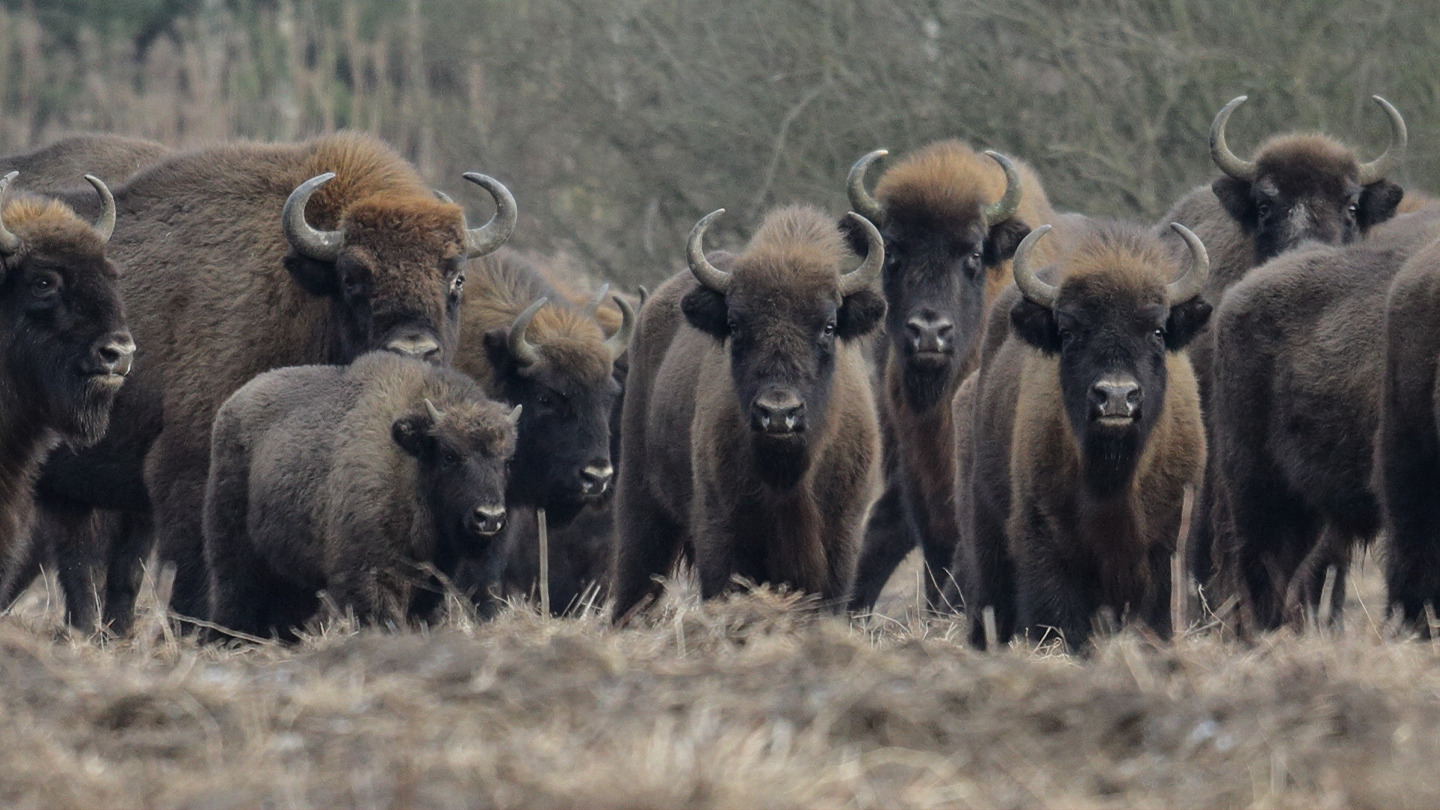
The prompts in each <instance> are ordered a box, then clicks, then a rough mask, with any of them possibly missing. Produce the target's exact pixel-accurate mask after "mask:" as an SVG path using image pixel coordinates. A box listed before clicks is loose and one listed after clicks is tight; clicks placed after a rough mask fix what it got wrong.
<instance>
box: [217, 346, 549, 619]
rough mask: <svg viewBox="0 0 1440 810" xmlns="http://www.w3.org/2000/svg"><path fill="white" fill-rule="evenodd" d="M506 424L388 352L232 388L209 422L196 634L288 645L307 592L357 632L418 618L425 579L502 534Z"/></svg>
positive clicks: (474, 399) (306, 610)
mask: <svg viewBox="0 0 1440 810" xmlns="http://www.w3.org/2000/svg"><path fill="white" fill-rule="evenodd" d="M520 411H521V408H520V406H518V405H517V406H515V408H514V409H513V411H512V409H511V408H509V407H508V406H502V405H501V404H500V403H497V402H494V401H492V400H490V399H489V398H488V397H486V396H485V392H484V391H483V390H482V389H481V388H480V386H478V385H477V384H476V383H475V382H474V381H473V380H471V379H470V378H469V377H467V376H465V375H464V374H461V373H460V372H458V371H452V370H448V369H443V368H439V367H436V366H434V365H431V364H428V363H424V362H420V361H418V360H415V359H411V358H406V357H400V356H397V355H395V354H393V353H389V352H372V353H370V354H366V355H363V356H361V357H360V358H359V359H357V360H355V362H354V363H352V364H350V365H349V366H301V367H296V368H283V369H278V370H276V371H272V372H269V373H266V374H262V375H261V376H259V377H256V378H255V379H254V380H252V381H250V382H249V383H247V384H246V385H245V386H244V387H242V388H241V389H240V390H239V391H236V392H235V394H234V395H233V396H231V397H230V399H228V400H226V402H225V404H224V405H223V406H221V408H220V411H219V413H217V414H216V416H215V427H214V433H213V437H212V444H211V448H212V449H211V456H210V480H209V482H208V484H207V486H206V491H205V513H204V528H205V559H206V562H207V563H208V564H209V568H210V603H211V612H210V617H211V620H212V621H213V622H214V623H215V624H217V625H219V626H220V627H222V628H226V629H230V630H237V631H240V632H242V633H245V634H248V635H257V636H265V635H271V634H280V635H282V636H285V637H287V638H288V637H293V633H294V628H296V627H299V626H300V625H302V624H304V622H305V621H306V620H307V619H309V618H310V616H312V615H313V614H314V613H315V611H316V609H317V608H318V607H319V600H318V597H317V592H318V591H320V590H322V589H323V590H325V591H328V592H329V593H330V595H331V596H332V597H334V599H335V601H336V603H337V604H338V605H339V606H340V607H341V608H349V609H352V610H353V611H354V612H355V615H356V617H357V618H358V619H360V620H361V621H362V622H365V623H371V622H374V621H376V620H379V619H381V618H385V617H387V616H389V615H392V614H391V613H390V610H391V608H393V607H394V606H395V605H400V604H403V609H402V610H401V611H400V613H402V614H403V615H405V616H408V617H410V618H423V617H425V616H427V615H429V613H430V612H432V611H433V610H434V608H435V607H436V606H437V605H438V604H439V601H440V596H441V590H440V588H439V587H438V583H437V582H433V581H432V580H433V579H434V576H433V572H432V571H431V570H430V568H432V567H433V569H434V571H438V572H439V573H440V574H443V575H446V576H450V575H453V574H454V571H455V568H456V565H457V564H458V562H459V560H460V559H461V558H462V557H465V556H473V555H476V554H478V553H481V552H482V551H484V550H486V548H487V546H488V545H489V543H490V540H489V538H490V537H491V536H492V535H494V534H495V533H496V532H498V531H500V529H501V528H502V527H503V526H504V524H505V487H506V474H505V471H506V467H507V466H508V462H509V460H510V457H511V456H512V455H513V454H514V452H515V422H516V420H517V419H518V418H519V417H520ZM417 580H418V581H419V582H420V583H422V585H421V586H420V587H406V586H411V585H414V584H415V582H416V581H417ZM426 585H428V587H426ZM407 590H408V591H410V594H409V598H408V599H407V598H405V593H406V591H407Z"/></svg>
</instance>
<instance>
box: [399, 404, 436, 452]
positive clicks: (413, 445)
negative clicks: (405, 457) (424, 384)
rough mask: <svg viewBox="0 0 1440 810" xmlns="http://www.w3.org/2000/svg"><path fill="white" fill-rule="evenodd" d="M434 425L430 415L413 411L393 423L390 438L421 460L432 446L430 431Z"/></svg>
mask: <svg viewBox="0 0 1440 810" xmlns="http://www.w3.org/2000/svg"><path fill="white" fill-rule="evenodd" d="M434 425H435V423H434V422H432V421H431V420H430V415H429V414H427V413H425V412H424V411H411V412H410V413H407V414H405V415H404V416H401V417H400V418H399V419H396V420H395V421H394V422H393V423H391V425H390V438H392V439H394V440H395V443H396V444H398V445H400V449H402V450H404V451H405V452H407V453H409V454H410V455H412V456H414V457H416V458H420V457H421V456H422V455H424V453H425V449H426V447H428V446H429V444H430V429H431V428H432V427H434Z"/></svg>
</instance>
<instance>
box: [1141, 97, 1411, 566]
mask: <svg viewBox="0 0 1440 810" xmlns="http://www.w3.org/2000/svg"><path fill="white" fill-rule="evenodd" d="M1374 99H1375V102H1376V103H1377V104H1378V105H1380V108H1381V109H1382V110H1384V112H1385V115H1386V116H1387V117H1388V118H1389V121H1390V127H1391V140H1390V146H1389V148H1387V149H1386V150H1385V152H1384V153H1383V154H1382V155H1381V156H1380V157H1378V158H1376V159H1374V160H1372V161H1370V162H1368V163H1361V162H1360V161H1359V159H1358V158H1357V157H1356V155H1355V151H1354V150H1353V149H1352V148H1350V147H1348V146H1345V145H1344V144H1341V143H1339V142H1337V141H1335V140H1334V139H1332V138H1329V137H1327V136H1324V135H1317V134H1286V135H1278V136H1275V137H1272V138H1270V139H1269V140H1267V141H1266V142H1265V143H1263V144H1261V145H1260V148H1259V149H1258V150H1257V151H1256V153H1255V157H1254V159H1253V160H1248V161H1247V160H1244V159H1242V158H1240V157H1238V156H1237V155H1235V153H1233V152H1231V151H1230V147H1229V146H1228V145H1227V143H1226V140H1225V125H1226V123H1227V122H1228V121H1229V120H1230V115H1231V113H1233V112H1234V111H1235V109H1236V108H1237V107H1239V106H1240V105H1241V104H1243V103H1244V102H1245V100H1246V96H1240V97H1238V98H1236V99H1234V100H1233V101H1231V102H1230V103H1229V104H1226V105H1225V107H1224V108H1223V109H1221V110H1220V112H1219V114H1218V115H1216V116H1215V121H1214V122H1213V123H1212V124H1211V126H1210V157H1211V160H1212V161H1214V163H1215V166H1216V167H1217V168H1219V169H1220V171H1221V172H1222V173H1223V175H1222V176H1221V177H1219V178H1217V179H1216V180H1215V181H1214V182H1213V183H1211V184H1210V185H1209V186H1200V187H1198V188H1196V189H1194V190H1192V191H1191V192H1190V193H1189V194H1187V195H1186V196H1185V197H1183V198H1181V200H1180V201H1179V202H1178V203H1176V204H1175V207H1173V208H1172V209H1170V211H1169V213H1167V214H1166V215H1165V216H1164V217H1163V218H1162V219H1161V224H1160V225H1159V226H1157V230H1158V231H1161V232H1162V233H1164V234H1166V235H1167V237H1166V238H1168V239H1171V240H1172V241H1171V246H1172V248H1173V249H1175V250H1176V251H1177V252H1178V251H1180V250H1182V245H1181V244H1180V242H1179V241H1178V240H1175V239H1174V237H1173V235H1170V230H1169V227H1168V224H1166V223H1170V222H1179V223H1180V224H1182V225H1185V226H1186V227H1188V228H1190V229H1191V230H1192V231H1194V232H1195V234H1196V235H1197V236H1199V237H1200V239H1201V241H1203V242H1204V243H1205V246H1206V248H1207V249H1208V250H1209V252H1210V260H1211V271H1210V278H1209V280H1208V281H1207V282H1206V284H1205V291H1204V292H1205V298H1206V300H1207V301H1212V302H1215V303H1216V304H1218V303H1219V302H1220V300H1221V297H1222V296H1223V295H1224V294H1225V291H1226V290H1227V289H1229V288H1230V287H1231V286H1232V285H1234V284H1235V283H1236V282H1237V281H1239V280H1240V279H1241V278H1243V277H1244V276H1245V274H1246V273H1248V272H1249V271H1250V270H1251V268H1254V267H1257V266H1259V265H1261V264H1263V263H1265V262H1266V261H1269V260H1270V259H1272V258H1274V257H1276V256H1278V255H1280V254H1282V253H1284V252H1286V251H1289V250H1293V249H1294V248H1296V247H1297V246H1299V245H1302V244H1305V243H1307V242H1317V243H1321V244H1327V245H1343V244H1349V243H1351V242H1354V241H1356V240H1358V239H1361V238H1363V237H1364V236H1365V234H1366V233H1368V232H1369V231H1370V229H1371V228H1373V227H1374V226H1376V225H1378V224H1379V223H1382V222H1384V221H1386V220H1388V219H1390V218H1391V217H1392V216H1394V215H1395V212H1396V208H1397V206H1398V205H1399V204H1400V202H1401V198H1402V197H1403V196H1404V192H1403V191H1402V190H1401V188H1400V187H1399V186H1398V185H1396V184H1395V183H1394V182H1392V181H1390V180H1389V179H1387V176H1388V175H1389V174H1390V173H1391V172H1392V171H1393V170H1394V169H1395V167H1396V166H1397V165H1399V162H1400V160H1401V159H1402V158H1403V157H1404V154H1405V148H1406V143H1407V136H1406V130H1405V119H1404V118H1402V117H1401V116H1400V113H1399V112H1398V111H1397V110H1396V109H1395V108H1394V107H1393V106H1391V104H1390V103H1389V102H1387V101H1385V99H1383V98H1380V97H1379V96H1375V97H1374ZM1213 353H1214V339H1213V337H1212V336H1211V334H1210V331H1209V330H1208V329H1206V330H1205V331H1203V332H1202V333H1201V335H1200V336H1199V337H1198V338H1197V339H1196V340H1195V341H1194V342H1193V343H1192V344H1191V347H1190V361H1191V363H1193V364H1194V367H1195V374H1196V377H1197V378H1198V379H1199V381H1200V398H1201V402H1202V403H1206V406H1205V408H1204V413H1205V414H1206V419H1207V421H1208V420H1209V414H1210V413H1211V412H1212V411H1213V408H1211V407H1210V406H1209V404H1208V403H1209V402H1210V380H1211V364H1212V362H1213V360H1212V357H1213ZM1211 452H1212V454H1213V452H1214V448H1213V447H1212V448H1211ZM1217 469H1218V466H1217V465H1216V464H1215V463H1214V459H1213V458H1212V459H1211V460H1210V462H1209V464H1207V473H1206V482H1205V483H1204V484H1203V485H1202V487H1201V490H1200V493H1199V497H1198V500H1197V503H1196V515H1197V519H1196V520H1195V521H1193V522H1192V524H1191V527H1192V531H1191V535H1190V541H1189V543H1188V554H1189V558H1190V560H1189V564H1190V568H1191V570H1192V571H1193V572H1194V573H1195V575H1196V578H1197V579H1198V580H1199V581H1200V582H1202V583H1205V582H1208V581H1209V580H1210V578H1211V576H1212V575H1213V574H1214V572H1215V566H1216V564H1217V562H1218V560H1216V559H1215V554H1214V551H1221V550H1223V548H1224V547H1225V546H1226V545H1227V544H1226V543H1222V544H1220V545H1219V546H1216V545H1215V544H1214V539H1213V532H1214V528H1215V527H1216V526H1223V525H1224V524H1225V523H1226V519H1225V518H1224V517H1223V513H1224V511H1225V509H1226V508H1227V507H1226V505H1225V504H1224V503H1223V501H1217V500H1216V499H1215V498H1212V497H1211V492H1212V489H1213V485H1212V483H1211V477H1212V476H1213V475H1214V474H1215V472H1216V470H1217ZM1229 567H1233V566H1229Z"/></svg>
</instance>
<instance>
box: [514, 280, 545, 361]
mask: <svg viewBox="0 0 1440 810" xmlns="http://www.w3.org/2000/svg"><path fill="white" fill-rule="evenodd" d="M549 302H550V299H549V298H544V297H542V298H537V299H535V303H533V304H531V305H530V306H528V307H526V308H525V311H524V312H521V313H520V315H519V316H518V317H516V318H515V322H514V323H512V324H510V335H509V337H508V339H507V340H506V345H507V346H509V347H510V355H511V356H512V357H514V358H515V362H516V363H519V364H520V365H521V367H525V366H533V365H535V364H536V363H538V362H540V350H539V349H536V348H535V344H533V343H531V342H530V341H529V340H527V339H526V338H525V330H527V329H529V328H530V321H532V320H534V319H535V313H537V312H539V311H540V308H541V307H543V306H545V305H546V304H547V303H549Z"/></svg>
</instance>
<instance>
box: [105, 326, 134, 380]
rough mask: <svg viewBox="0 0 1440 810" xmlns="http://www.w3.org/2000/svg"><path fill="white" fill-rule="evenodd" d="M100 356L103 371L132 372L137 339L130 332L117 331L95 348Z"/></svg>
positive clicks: (109, 372)
mask: <svg viewBox="0 0 1440 810" xmlns="http://www.w3.org/2000/svg"><path fill="white" fill-rule="evenodd" d="M95 353H96V354H98V355H99V356H100V367H101V371H102V372H103V373H106V374H115V375H118V376H121V377H123V376H125V375H127V374H129V373H130V366H131V362H132V360H133V359H134V356H135V341H134V340H133V339H132V338H131V337H130V333H129V332H117V333H114V334H111V335H109V336H108V337H107V338H106V342H105V343H104V345H102V346H100V347H99V348H98V349H96V350H95Z"/></svg>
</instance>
